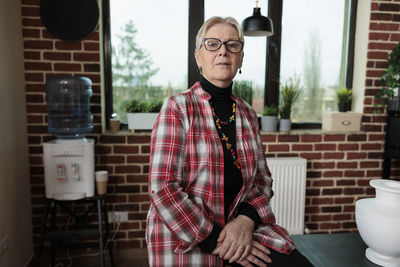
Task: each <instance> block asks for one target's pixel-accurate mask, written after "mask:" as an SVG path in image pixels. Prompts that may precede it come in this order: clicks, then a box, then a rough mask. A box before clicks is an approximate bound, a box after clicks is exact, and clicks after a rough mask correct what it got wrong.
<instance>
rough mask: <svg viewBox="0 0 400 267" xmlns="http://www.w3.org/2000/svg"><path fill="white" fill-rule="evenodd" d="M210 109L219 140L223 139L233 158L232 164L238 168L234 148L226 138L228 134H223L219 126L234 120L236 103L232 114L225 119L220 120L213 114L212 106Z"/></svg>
mask: <svg viewBox="0 0 400 267" xmlns="http://www.w3.org/2000/svg"><path fill="white" fill-rule="evenodd" d="M211 110H212V115H213V117H214V120H215V125H217V129H218V133H219V134H220V138H221V140H223V141H225V147H226V149H227V150H228V152H230V153H231V157H232V159H233V164H234V165H235V166H236V168H238V169H239V170H240V163H239V159H238V158H237V156H236V150H235V149H233V147H232V144H231V143H229V138H228V136H226V135H225V133H224V132H223V130H222V127H221V125H224V126H226V125H228V124H230V123H231V122H233V121H235V113H236V103H233V105H232V116H230V117H229V119H228V120H227V121H222V120H220V118H218V117H217V115H216V114H215V111H214V108H213V107H212V106H211Z"/></svg>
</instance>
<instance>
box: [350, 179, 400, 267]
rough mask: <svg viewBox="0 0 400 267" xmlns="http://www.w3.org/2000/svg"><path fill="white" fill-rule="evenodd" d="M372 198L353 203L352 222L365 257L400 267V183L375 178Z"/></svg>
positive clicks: (379, 263) (384, 264)
mask: <svg viewBox="0 0 400 267" xmlns="http://www.w3.org/2000/svg"><path fill="white" fill-rule="evenodd" d="M370 185H371V186H372V187H374V188H375V191H376V197H375V198H365V199H360V200H358V201H357V202H356V223H357V228H358V231H359V232H360V235H361V237H362V239H363V240H364V242H365V243H366V244H367V245H368V248H367V250H366V251H365V256H366V257H367V258H368V259H369V260H370V261H372V262H373V263H375V264H378V265H381V266H392V267H394V266H397V267H399V266H400V182H398V181H393V180H384V179H375V180H371V181H370Z"/></svg>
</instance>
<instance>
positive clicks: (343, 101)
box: [336, 87, 353, 112]
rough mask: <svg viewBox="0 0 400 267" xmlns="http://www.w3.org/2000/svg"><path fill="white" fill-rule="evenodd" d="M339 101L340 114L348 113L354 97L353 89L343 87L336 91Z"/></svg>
mask: <svg viewBox="0 0 400 267" xmlns="http://www.w3.org/2000/svg"><path fill="white" fill-rule="evenodd" d="M336 95H337V99H338V109H339V112H347V111H348V110H350V103H351V99H352V97H353V92H352V90H351V89H347V88H346V87H341V88H339V89H337V91H336Z"/></svg>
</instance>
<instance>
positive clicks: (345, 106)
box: [338, 103, 349, 112]
mask: <svg viewBox="0 0 400 267" xmlns="http://www.w3.org/2000/svg"><path fill="white" fill-rule="evenodd" d="M338 110H339V112H347V111H348V110H349V103H338Z"/></svg>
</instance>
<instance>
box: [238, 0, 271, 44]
mask: <svg viewBox="0 0 400 267" xmlns="http://www.w3.org/2000/svg"><path fill="white" fill-rule="evenodd" d="M242 30H243V33H244V35H246V36H267V37H268V36H271V35H273V34H274V26H273V25H272V20H271V19H270V18H268V17H264V16H262V15H261V9H260V8H259V7H258V0H257V1H256V7H255V8H254V9H253V16H251V17H248V18H246V19H245V20H244V21H243V22H242Z"/></svg>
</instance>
